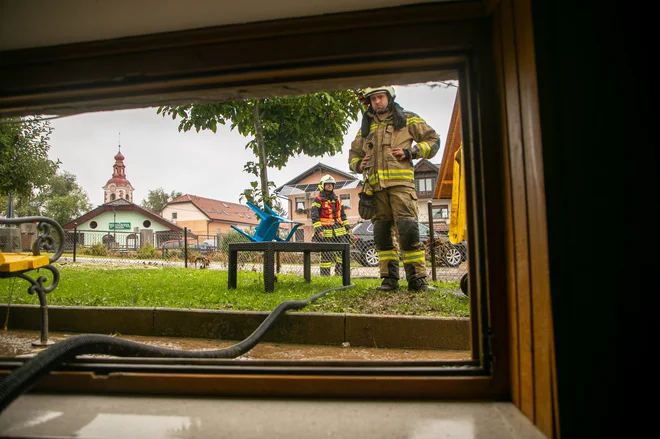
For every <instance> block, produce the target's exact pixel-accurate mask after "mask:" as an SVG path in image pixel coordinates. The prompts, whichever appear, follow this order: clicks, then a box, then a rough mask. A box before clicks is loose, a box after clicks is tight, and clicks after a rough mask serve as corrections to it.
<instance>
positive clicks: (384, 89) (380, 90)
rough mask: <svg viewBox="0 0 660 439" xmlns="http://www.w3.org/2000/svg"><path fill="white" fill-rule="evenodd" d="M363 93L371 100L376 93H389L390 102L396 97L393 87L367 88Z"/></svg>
mask: <svg viewBox="0 0 660 439" xmlns="http://www.w3.org/2000/svg"><path fill="white" fill-rule="evenodd" d="M362 93H363V94H364V97H365V98H366V99H367V101H368V100H369V96H371V95H372V94H375V93H387V94H388V95H389V97H390V101H391V100H393V99H394V98H395V97H396V92H395V91H394V87H392V86H391V85H381V86H380V87H373V88H371V87H368V88H365V89H364V90H363V91H362Z"/></svg>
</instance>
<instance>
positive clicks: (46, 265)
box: [0, 216, 64, 346]
mask: <svg viewBox="0 0 660 439" xmlns="http://www.w3.org/2000/svg"><path fill="white" fill-rule="evenodd" d="M28 223H37V230H38V235H37V238H36V239H35V241H34V244H33V245H32V252H31V253H27V252H26V253H16V252H3V251H1V250H0V279H8V278H13V277H18V278H21V279H23V280H26V281H28V282H29V283H30V287H28V294H35V293H36V294H37V296H39V305H40V307H39V308H40V311H41V337H40V339H39V340H38V341H36V342H33V343H32V344H33V345H35V346H45V345H49V344H51V343H52V342H50V341H48V302H47V300H46V294H48V293H50V292H51V291H53V290H54V289H55V288H57V286H58V285H59V283H60V272H59V271H58V270H57V268H56V267H55V266H54V265H52V263H53V262H55V261H57V260H58V259H59V258H60V256H61V255H62V251H63V250H64V230H62V227H61V226H60V225H59V224H58V223H57V221H55V220H53V219H50V218H46V217H39V216H32V217H24V218H0V225H3V224H5V225H10V226H11V225H16V224H28ZM53 232H54V233H53ZM55 235H57V236H55ZM42 249H43V250H46V251H52V252H53V254H52V255H50V256H47V255H42V254H41V250H42ZM39 269H44V270H48V271H50V272H51V274H52V275H53V278H52V281H51V282H50V284H49V285H45V283H46V282H47V281H48V279H47V278H46V277H45V276H39V277H37V278H36V279H33V278H32V277H30V276H29V275H28V274H27V273H28V272H30V271H32V270H39Z"/></svg>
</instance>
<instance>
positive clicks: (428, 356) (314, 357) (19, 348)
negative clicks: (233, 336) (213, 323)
mask: <svg viewBox="0 0 660 439" xmlns="http://www.w3.org/2000/svg"><path fill="white" fill-rule="evenodd" d="M72 335H76V334H74V333H64V332H51V333H50V334H49V338H50V340H51V341H54V342H57V341H59V340H63V339H65V338H67V337H70V336H72ZM120 337H121V338H124V339H126V340H132V341H136V342H139V343H144V344H148V345H152V346H157V347H161V348H167V349H182V350H190V351H208V350H216V349H222V348H226V347H228V346H232V345H234V344H236V343H238V341H235V340H221V341H218V340H209V339H202V338H181V337H151V336H140V335H121V336H120ZM38 339H39V331H20V330H8V331H0V357H28V356H33V355H36V354H37V353H39V352H40V351H42V350H43V348H35V347H34V346H32V342H33V341H36V340H38ZM468 359H470V352H469V351H444V350H418V349H379V348H365V347H353V346H349V345H346V346H318V345H300V344H285V343H267V342H263V343H259V344H257V345H256V346H255V347H254V348H252V349H251V350H250V351H248V352H246V353H245V354H243V355H241V356H240V357H238V358H236V360H237V361H241V360H242V361H245V360H296V361H328V360H330V361H332V360H344V361H440V360H468Z"/></svg>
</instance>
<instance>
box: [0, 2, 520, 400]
mask: <svg viewBox="0 0 660 439" xmlns="http://www.w3.org/2000/svg"><path fill="white" fill-rule="evenodd" d="M420 9H425V10H429V11H431V13H430V14H429V15H421V16H420V15H419V10H420ZM446 11H449V12H450V14H449V15H447V14H445V13H444V12H446ZM339 15H340V16H344V17H346V18H347V20H346V19H344V18H343V17H340V16H333V17H320V18H319V17H312V18H309V19H297V20H283V22H281V23H280V22H276V23H270V24H261V25H260V24H248V25H243V26H237V27H235V26H231V27H230V28H231V29H227V28H218V29H215V30H213V29H212V30H202V31H186V32H188V34H189V36H191V39H186V38H184V39H183V40H182V39H181V33H177V37H176V40H174V39H172V38H171V37H172V35H170V34H163V35H161V36H155V37H150V38H149V37H147V38H145V37H136V38H129V39H127V40H126V41H125V42H123V43H122V42H110V43H104V42H100V43H86V44H82V45H77V47H75V48H73V49H72V48H65V49H62V50H61V51H58V49H57V48H51V49H49V53H47V52H46V51H45V50H43V51H41V52H40V51H39V50H37V51H36V55H37V58H39V56H38V55H39V54H41V55H42V56H43V57H45V58H46V59H48V58H50V59H51V61H52V59H53V58H54V59H55V62H54V63H53V66H52V67H51V68H50V70H48V71H46V72H45V74H44V75H45V78H46V79H44V81H45V83H39V84H33V87H34V88H39V87H42V88H44V87H45V89H46V90H48V92H47V93H45V94H41V95H36V96H35V95H32V94H30V93H29V91H30V87H29V85H30V84H27V88H26V84H25V83H24V82H22V81H29V80H30V78H31V76H30V75H28V76H30V77H28V78H22V77H21V76H15V77H14V78H13V79H14V82H12V83H11V86H10V87H9V88H11V87H15V88H16V90H19V91H20V93H24V94H23V95H21V96H19V98H18V99H15V100H14V101H13V103H10V104H9V105H10V106H11V105H13V106H14V108H20V109H21V110H20V111H34V110H36V109H40V111H42V110H44V109H51V110H62V108H66V107H67V106H68V105H70V104H71V103H72V102H75V103H77V106H76V110H75V111H78V112H89V111H96V110H98V109H99V108H103V109H106V110H112V109H119V108H125V107H127V106H128V107H130V106H131V105H136V104H137V103H138V102H139V103H140V106H144V105H145V102H147V103H149V104H150V105H158V104H159V98H160V96H164V95H168V96H170V97H173V96H179V97H180V96H181V94H186V93H187V95H189V96H193V95H195V93H199V91H200V90H206V91H207V92H209V96H211V95H218V96H225V98H226V96H230V95H232V93H237V92H238V91H239V90H240V91H241V93H242V95H243V96H245V97H250V96H259V95H260V93H263V92H264V91H268V90H272V91H273V92H276V91H277V90H282V89H283V88H280V85H278V84H287V83H288V84H295V85H300V86H304V87H306V90H308V91H313V90H315V89H316V90H318V87H330V86H337V85H338V84H345V83H347V82H350V83H351V84H353V85H355V86H359V87H364V86H366V85H369V83H371V82H374V81H377V80H380V81H385V80H388V81H391V82H393V83H394V82H395V81H396V80H401V78H404V77H412V76H414V77H415V78H418V79H419V81H420V82H423V81H425V80H431V79H435V80H439V79H442V78H440V77H437V76H434V75H438V74H442V72H446V71H447V70H449V69H453V70H457V71H458V72H459V76H460V77H459V80H460V82H461V86H462V88H463V87H464V92H462V93H461V108H462V109H463V119H462V120H463V131H464V143H465V161H466V164H467V165H466V166H468V169H469V172H468V174H469V178H467V180H466V189H467V191H468V193H469V197H468V210H469V212H470V214H471V216H470V217H469V219H468V237H469V240H470V242H471V260H470V267H469V272H470V276H471V279H473V281H471V284H470V287H471V297H472V298H473V300H472V301H471V330H472V334H473V336H472V337H473V341H474V344H473V359H472V360H471V361H469V362H467V363H468V364H464V363H461V364H460V365H461V366H464V368H455V367H451V366H456V363H453V364H452V363H451V362H448V363H447V365H448V366H450V367H447V368H433V367H431V366H429V365H416V364H404V365H403V366H400V367H395V366H392V367H385V366H384V367H383V368H380V369H378V370H374V369H375V368H373V367H372V368H366V369H365V368H360V367H357V368H356V369H355V370H353V371H346V370H342V371H341V373H338V370H340V369H341V368H339V369H338V368H334V369H329V370H324V371H323V370H319V369H315V370H314V371H311V372H310V374H309V375H307V374H305V373H303V372H304V371H303V370H302V369H296V368H294V369H293V370H292V369H289V368H287V367H286V365H284V367H282V365H281V364H280V365H279V366H278V367H279V369H276V372H275V373H273V372H272V370H271V374H270V375H268V376H262V374H263V372H264V371H263V370H259V371H257V372H256V373H255V374H251V373H249V371H248V370H247V369H246V368H244V367H242V368H241V370H239V371H235V370H232V368H231V367H228V368H223V367H221V366H223V364H222V362H221V361H216V364H215V366H217V367H215V368H214V367H213V365H210V364H206V365H205V366H207V367H209V368H211V369H213V372H212V373H209V375H205V374H202V373H200V372H199V368H197V367H192V366H202V365H200V364H187V365H186V364H182V365H181V366H189V367H184V368H183V369H181V367H179V366H174V367H173V368H172V370H175V371H176V372H173V373H176V374H177V375H176V376H177V378H178V379H177V380H174V383H168V382H167V381H168V380H167V378H168V373H167V372H163V371H162V370H158V371H157V372H155V371H156V370H157V369H158V367H156V366H157V365H156V364H155V363H153V362H145V361H140V362H131V361H128V360H126V361H125V360H119V361H118V360H114V359H113V360H112V361H111V364H112V365H113V366H112V367H110V369H109V370H110V371H111V372H109V373H115V372H116V371H118V370H119V371H122V370H123V371H124V372H123V373H124V374H123V375H121V376H122V378H121V379H118V380H110V381H113V383H111V384H107V387H105V389H106V390H108V389H113V391H114V390H119V391H121V389H124V390H126V391H128V390H129V389H130V390H131V391H138V392H139V391H161V392H162V391H166V392H169V393H171V392H174V393H176V392H177V391H178V392H182V391H185V392H184V393H188V394H189V393H191V392H192V393H194V394H199V393H197V392H202V393H204V392H206V393H207V394H242V395H245V394H257V395H263V394H271V395H282V396H284V395H305V394H308V395H313V394H319V393H321V394H324V395H336V396H340V395H341V396H381V397H386V396H398V397H401V396H429V397H452V398H475V397H481V398H483V397H486V398H498V397H502V396H504V395H505V394H506V389H507V386H508V370H507V367H506V364H507V363H506V357H507V355H508V344H507V340H508V337H507V331H508V326H507V323H506V319H505V316H506V313H504V314H503V313H502V311H501V307H500V311H499V312H496V311H495V309H494V307H495V306H496V305H493V304H497V303H498V300H500V301H501V302H505V301H506V296H505V292H506V288H505V287H504V285H503V280H502V278H501V277H498V276H493V275H492V273H491V272H488V271H486V266H487V265H489V264H490V265H492V266H493V267H494V268H495V269H496V268H497V267H498V266H499V267H501V266H502V264H503V263H502V262H499V263H498V262H497V261H501V260H504V258H503V257H502V256H503V253H504V249H498V248H497V246H493V245H489V246H486V243H485V239H484V236H485V235H486V234H488V232H489V231H491V229H497V228H498V224H497V223H495V222H493V221H490V220H489V218H486V217H485V216H484V193H482V192H480V191H481V189H482V188H483V187H498V185H497V184H493V183H497V182H498V177H499V175H498V173H497V172H492V170H490V169H489V168H488V167H486V166H485V163H488V161H487V159H488V158H489V157H492V156H493V154H495V153H492V152H489V151H488V150H486V149H484V148H483V145H484V144H489V145H499V144H500V143H501V138H499V137H498V136H497V129H496V125H497V121H492V120H491V121H485V120H480V119H479V114H497V112H498V110H499V107H498V105H497V100H496V97H495V95H496V92H495V90H496V89H495V79H494V78H491V79H487V75H492V72H493V71H494V68H493V67H492V47H491V41H490V29H489V26H488V23H487V21H485V20H483V18H484V11H483V10H482V9H481V8H480V7H479V5H469V4H467V5H458V6H457V5H433V6H429V7H426V8H412V9H410V8H409V9H406V8H403V9H398V8H394V9H393V10H384V11H379V12H376V13H372V12H370V13H368V14H367V15H361V14H360V13H352V14H346V15H344V14H339ZM367 16H368V17H369V20H368V21H367V22H365V20H364V18H366V17H367ZM452 16H453V17H454V18H456V21H452V20H451V17H452ZM448 17H449V18H448ZM392 20H394V22H396V23H397V25H398V28H399V30H400V31H401V32H403V33H405V32H406V29H409V30H410V31H411V33H410V34H411V35H416V37H415V38H412V39H409V40H407V41H406V42H405V44H403V42H396V41H395V42H393V43H392V44H388V45H387V46H388V47H383V48H374V47H373V44H367V43H366V42H365V43H364V44H367V45H366V46H362V45H361V44H356V41H362V40H361V39H359V38H357V37H359V36H360V35H364V32H365V28H364V26H365V23H367V24H366V26H367V27H368V28H370V29H369V30H370V31H379V30H380V31H382V32H389V31H391V23H392V22H393V21H392ZM420 21H424V22H425V25H424V26H420ZM292 22H294V23H295V24H294V23H292ZM319 23H322V24H325V25H326V27H325V28H323V27H321V30H320V31H319V27H318V26H319ZM255 28H256V29H257V30H258V32H257V33H256V34H255V33H254V30H255ZM214 32H215V34H214ZM242 32H245V33H242ZM184 33H185V32H184ZM255 35H257V36H256V37H255ZM303 35H304V36H305V38H304V40H305V44H298V47H294V46H295V45H290V44H284V45H282V43H283V40H284V41H286V40H288V39H291V40H292V41H301V38H300V37H301V36H303ZM328 38H330V39H332V40H333V41H334V42H335V43H336V44H334V45H329V44H318V42H320V41H327V40H328ZM205 39H206V41H207V42H208V40H209V39H210V40H211V41H213V42H214V44H215V45H214V44H210V43H208V44H207V45H206V46H205V50H207V52H206V53H207V54H209V51H213V50H218V47H220V46H222V47H223V50H227V48H228V47H229V49H230V50H229V51H230V52H232V53H244V54H249V55H246V56H251V57H252V58H249V59H243V58H241V57H234V58H232V57H209V58H208V59H213V60H214V61H213V62H216V63H219V64H216V65H214V66H209V65H206V66H204V68H205V71H203V72H202V71H201V69H200V71H199V72H195V71H190V75H189V76H188V77H187V78H183V76H185V75H180V74H177V75H178V76H177V75H175V74H174V73H173V72H169V71H165V72H163V71H161V72H160V76H159V77H157V79H155V80H153V82H152V83H149V82H143V83H141V82H140V81H139V80H138V81H136V82H135V83H128V84H125V83H121V84H114V85H113V84H109V83H107V81H105V79H104V78H105V77H107V76H108V75H110V76H112V75H113V73H112V72H105V71H104V70H103V69H106V68H107V65H106V64H104V60H105V58H104V57H103V56H99V57H98V58H99V60H93V59H92V58H93V57H94V56H98V55H107V54H108V53H110V52H111V50H110V48H113V47H114V48H115V49H116V46H113V44H114V45H119V46H120V47H121V46H122V44H126V45H127V46H125V47H123V49H122V50H119V53H120V54H122V55H123V56H124V58H120V59H123V60H124V61H123V62H120V63H119V65H114V66H112V67H113V68H117V69H126V70H128V69H129V67H134V66H138V65H141V64H142V65H143V66H144V67H145V68H146V70H145V71H156V70H157V68H156V67H154V66H155V65H157V64H158V63H157V62H156V61H157V60H159V59H167V58H165V57H167V56H169V55H171V52H172V51H176V50H178V49H177V48H178V47H179V46H180V42H181V41H188V44H189V46H188V52H186V51H185V50H183V52H182V53H180V54H179V55H178V56H177V57H175V58H174V59H173V60H171V62H170V65H172V68H173V70H175V69H174V66H175V65H176V66H178V68H179V69H180V68H181V67H182V66H183V65H184V64H185V62H184V61H185V60H186V55H187V54H190V53H192V52H196V51H198V50H201V49H200V47H202V44H203V43H202V41H203V40H205ZM135 44H137V45H140V46H141V50H142V51H145V50H146V53H147V54H148V55H149V56H142V57H140V59H136V58H134V57H132V56H131V53H136V48H135V46H134V45H135ZM271 44H274V45H272V46H271ZM196 45H199V46H196ZM255 45H257V46H258V45H262V46H263V47H261V48H256V49H255ZM156 46H158V48H155V47H156ZM211 46H213V47H211ZM282 47H285V48H286V50H287V51H288V52H287V53H288V56H287V57H286V58H283V57H282V56H281V54H279V52H280V51H281V50H282ZM150 48H151V49H150ZM163 48H165V50H163ZM273 48H277V49H278V50H274V51H273ZM311 48H313V50H312V51H310V50H308V49H311ZM320 48H321V51H320V50H319V49H320ZM231 49H233V50H231ZM76 50H80V51H81V52H80V53H81V54H83V53H88V54H91V55H86V56H85V55H80V57H79V58H78V59H76V58H75V57H71V58H67V56H66V55H67V53H69V52H70V51H73V52H75V51H76ZM150 50H151V51H150ZM255 50H256V51H255ZM323 51H325V52H323ZM24 52H25V51H17V52H15V53H13V54H11V56H10V57H9V59H8V61H6V62H8V63H9V64H10V65H11V64H12V63H13V65H17V66H18V67H17V69H18V70H20V68H25V69H32V68H34V67H33V66H30V65H29V62H26V63H25V65H24V66H23V67H21V62H20V61H21V55H24ZM31 52H32V56H35V52H34V51H31ZM270 52H272V54H271V53H270ZM255 53H256V55H255ZM46 55H48V56H46ZM366 55H368V56H366ZM200 56H201V55H200ZM159 57H160V58H159ZM80 59H83V61H84V62H86V63H87V64H86V66H85V69H83V71H84V75H86V76H85V78H86V81H87V86H86V87H87V88H86V90H84V91H82V88H83V87H82V86H79V87H80V89H76V90H72V87H71V86H68V87H67V86H64V85H63V82H66V80H65V79H64V76H65V74H67V75H69V74H70V72H71V71H77V70H75V69H74V70H71V67H75V66H76V63H79V62H80V61H79V60H80ZM319 59H320V61H319ZM257 60H259V61H260V62H256V61H257ZM26 61H27V58H26ZM220 64H222V65H220ZM241 66H242V70H241ZM65 67H66V68H65ZM194 68H196V67H194V66H193V67H189V69H194ZM209 69H210V70H211V71H213V73H209ZM213 69H215V70H213ZM15 70H16V69H15ZM12 72H14V71H12ZM365 72H370V74H369V76H366V75H364V74H365ZM145 75H146V76H147V77H148V76H149V75H148V74H146V73H145ZM406 75H408V76H406ZM227 76H229V77H230V78H228V77H227ZM355 78H358V79H357V80H356V79H355ZM425 78H426V79H425ZM90 83H91V85H90ZM237 84H238V85H237ZM464 84H465V85H464ZM37 85H38V86H37ZM49 87H50V88H49ZM73 88H74V89H75V88H76V87H73ZM211 89H213V90H214V92H210V90H211ZM25 90H27V92H26V91H25ZM477 90H478V92H477ZM215 92H217V93H215ZM477 95H478V96H477ZM161 102H162V101H161ZM62 103H64V104H62ZM6 108H7V104H6V103H5V102H4V101H3V100H2V99H0V110H2V109H5V110H6ZM9 108H10V109H11V107H9ZM71 111H73V110H71V109H69V112H71ZM60 112H61V111H58V112H56V113H51V114H59V113H60ZM482 139H484V140H483V141H482ZM486 140H487V141H486ZM494 149H496V148H494ZM492 194H493V192H492V191H491V192H490V193H489V196H490V195H492ZM494 196H495V198H496V201H497V197H498V195H497V194H495V195H494ZM489 236H490V235H489ZM489 244H490V242H489ZM487 284H488V285H489V287H490V289H489V290H488V291H487V290H486V288H485V285H487ZM494 331H495V332H496V333H497V334H498V337H497V339H496V340H497V341H496V342H495V341H494V340H493V338H492V334H493V332H494ZM493 357H497V358H499V361H500V364H503V365H504V367H499V368H491V360H492V358H493ZM177 361H179V362H180V360H177ZM74 363H75V364H74ZM74 363H72V364H71V365H69V366H67V367H71V368H73V369H75V368H80V369H81V370H82V369H85V368H86V367H93V366H86V364H87V363H84V362H79V361H76V362H74ZM101 363H102V362H101ZM165 363H167V362H165ZM193 363H198V362H193ZM343 364H344V365H346V364H347V363H343ZM127 365H132V366H133V368H132V370H135V371H137V372H136V373H135V375H131V374H130V373H128V374H127V373H126V367H127ZM129 369H131V368H129ZM220 371H224V373H221V372H220ZM349 372H351V373H349ZM202 377H204V378H202ZM64 381H66V380H64ZM73 381H76V382H77V383H78V384H79V385H81V386H82V387H83V388H94V387H95V386H98V385H99V384H100V383H99V382H98V381H96V382H95V380H94V379H93V377H92V376H88V375H85V377H82V378H80V379H79V380H78V381H77V380H76V379H73ZM58 383H59V384H58ZM62 383H63V381H62V378H61V376H58V375H57V374H51V375H49V376H48V377H46V379H45V384H44V385H45V386H46V388H48V386H49V385H53V386H55V387H54V388H61V386H62ZM204 383H206V384H207V385H208V384H211V385H210V387H208V386H205V385H204ZM71 384H72V383H71V382H69V385H71ZM74 384H75V383H74ZM292 385H293V386H292ZM74 387H76V386H75V385H74ZM69 388H71V387H69Z"/></svg>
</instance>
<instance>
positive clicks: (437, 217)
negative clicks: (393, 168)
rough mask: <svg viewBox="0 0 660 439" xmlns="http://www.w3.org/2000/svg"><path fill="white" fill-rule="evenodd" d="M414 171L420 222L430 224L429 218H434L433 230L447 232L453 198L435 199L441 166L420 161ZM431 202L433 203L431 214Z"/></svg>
mask: <svg viewBox="0 0 660 439" xmlns="http://www.w3.org/2000/svg"><path fill="white" fill-rule="evenodd" d="M414 171H415V189H416V191H417V207H418V208H419V218H420V221H422V222H425V223H427V224H428V218H429V216H432V217H433V229H434V230H436V231H438V232H446V231H447V230H448V224H449V212H450V211H451V197H450V199H449V200H447V199H442V200H437V199H435V198H434V197H433V195H434V193H435V188H436V185H437V180H438V174H439V171H440V167H439V165H437V164H434V163H431V162H430V161H429V160H427V159H420V160H418V161H417V162H416V163H415V165H414ZM429 201H430V202H431V213H430V214H429Z"/></svg>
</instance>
